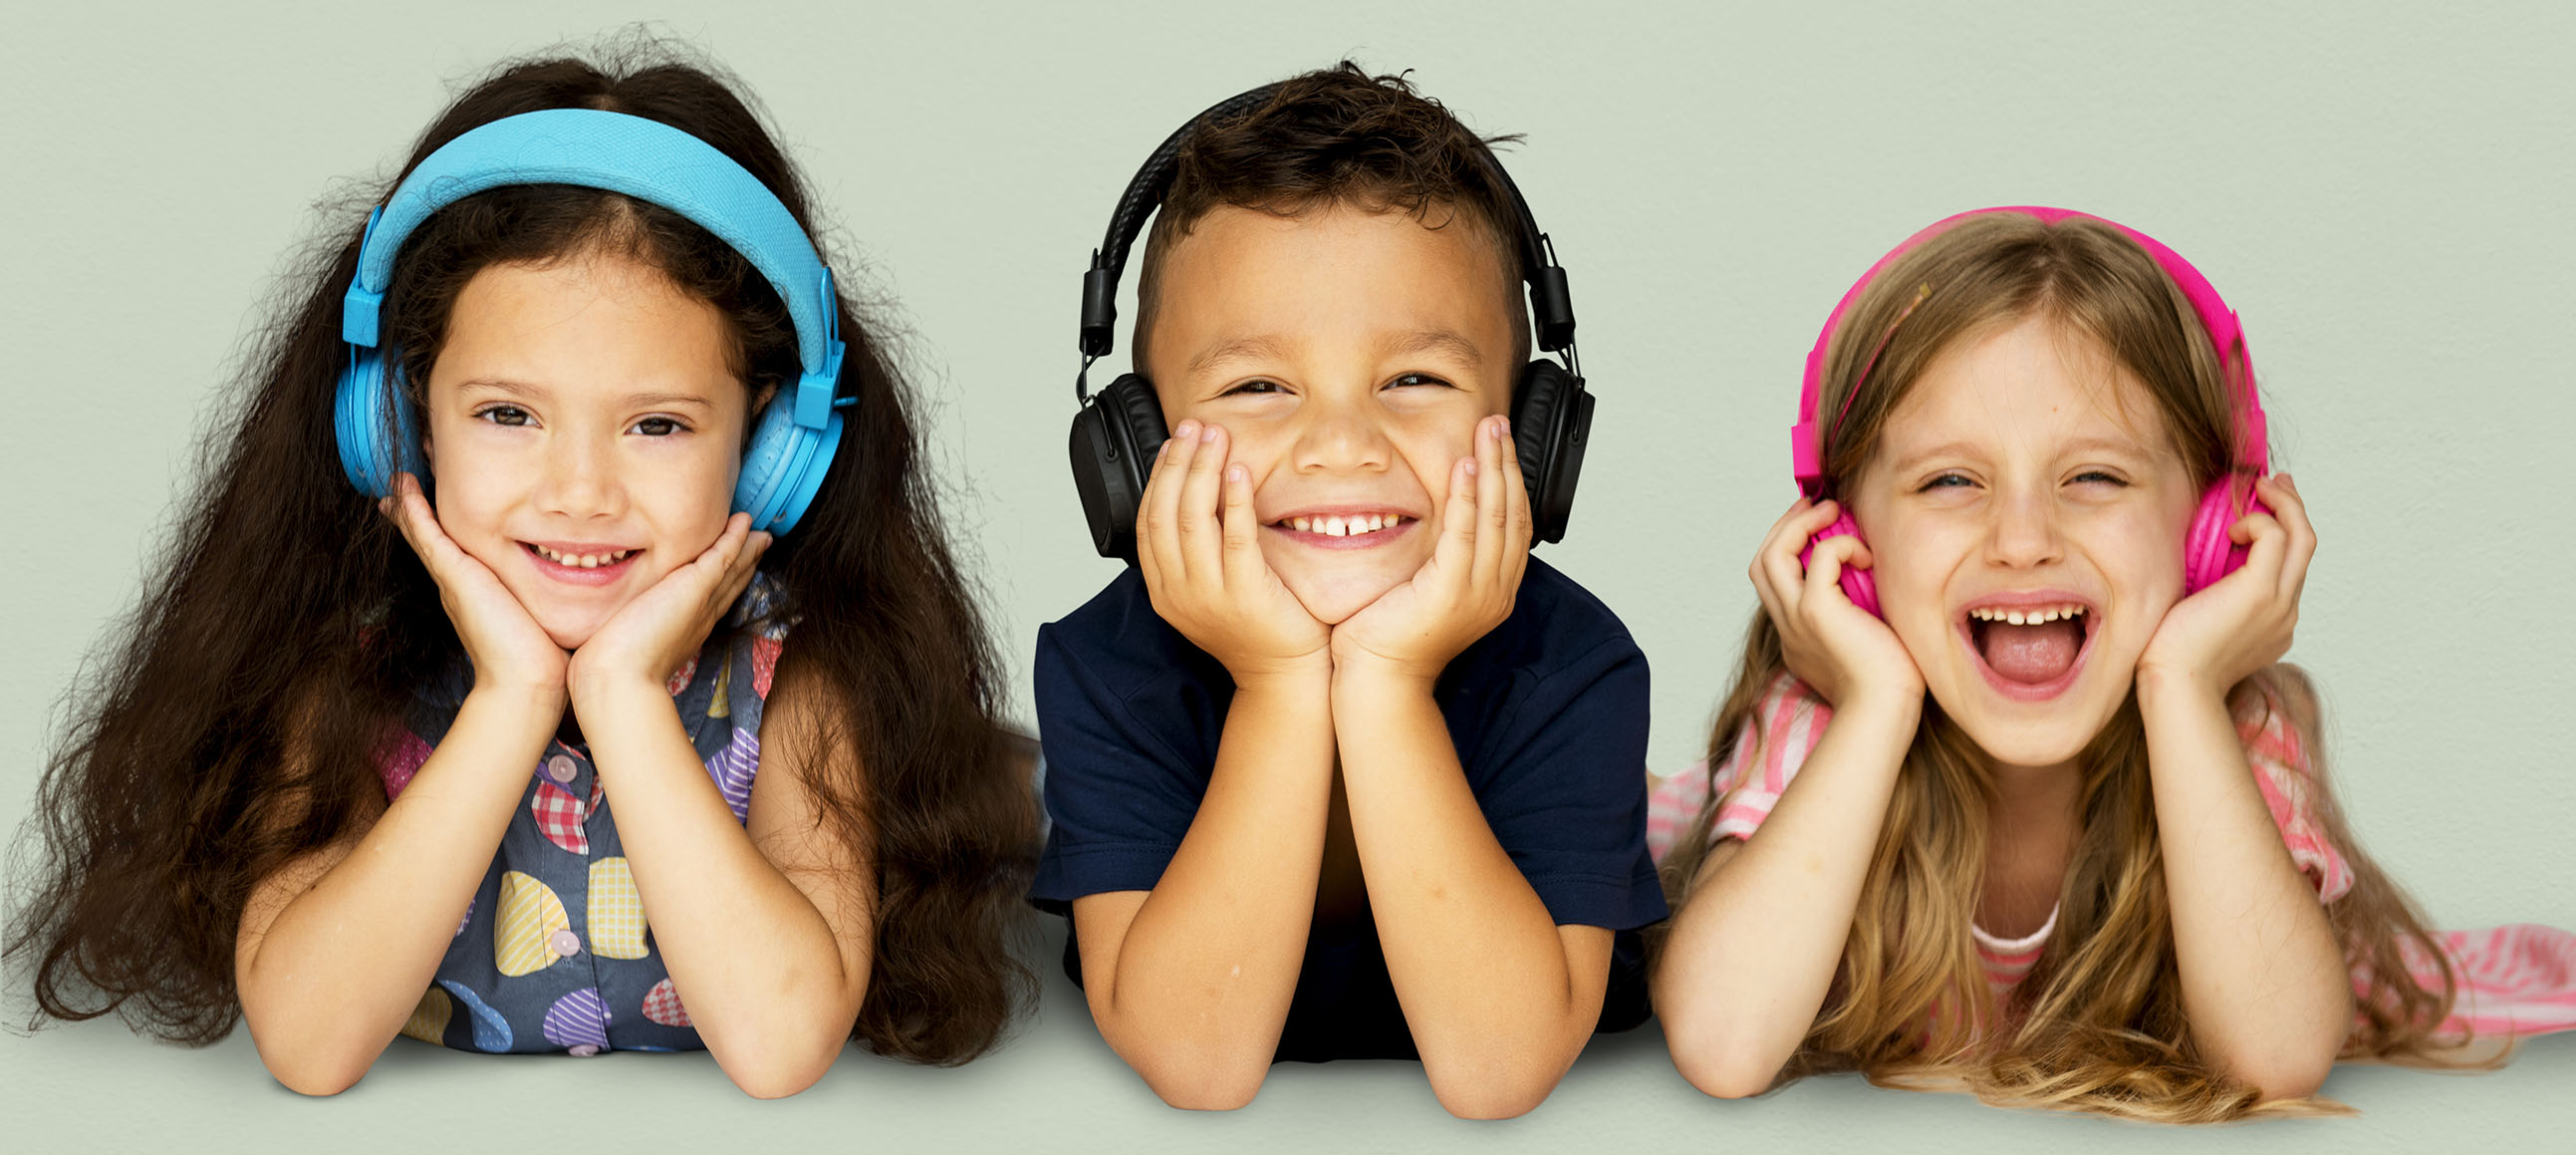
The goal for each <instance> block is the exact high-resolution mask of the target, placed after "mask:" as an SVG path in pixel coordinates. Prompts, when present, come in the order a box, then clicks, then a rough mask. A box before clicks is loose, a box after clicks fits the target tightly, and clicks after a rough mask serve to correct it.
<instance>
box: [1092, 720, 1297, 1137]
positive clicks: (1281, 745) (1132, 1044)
mask: <svg viewBox="0 0 2576 1155" xmlns="http://www.w3.org/2000/svg"><path fill="white" fill-rule="evenodd" d="M1332 775H1333V723H1332V716H1331V710H1330V700H1329V697H1328V681H1327V675H1326V674H1325V673H1324V672H1323V671H1322V670H1321V669H1318V670H1316V671H1312V672H1310V673H1308V674H1305V675H1303V676H1288V677H1282V678H1277V679H1271V680H1262V681H1254V682H1246V683H1242V684H1239V685H1238V686H1237V687H1236V690H1235V695H1234V701H1233V704H1232V705H1231V707H1230V708H1229V709H1228V711H1227V713H1226V721H1225V731H1224V734H1223V736H1222V738H1221V740H1220V744H1219V746H1218V752H1217V760H1216V766H1215V768H1214V771H1213V773H1212V774H1211V776H1210V778H1209V782H1208V788H1207V794H1206V797H1205V798H1204V799H1203V800H1202V801H1201V802H1200V804H1199V809H1198V814H1197V816H1196V817H1195V818H1194V819H1192V821H1191V823H1190V828H1189V831H1188V833H1187V834H1186V835H1184V836H1183V838H1182V841H1181V845H1180V848H1179V850H1178V851H1176V852H1175V853H1174V854H1173V856H1172V860H1171V863H1170V865H1169V866H1167V867H1166V868H1165V869H1164V871H1163V875H1162V878H1161V880H1160V881H1158V882H1157V883H1156V884H1155V886H1154V889H1153V890H1152V892H1151V893H1150V894H1148V895H1147V896H1146V897H1145V899H1144V902H1143V904H1142V905H1141V906H1139V907H1137V908H1136V910H1135V915H1134V918H1133V919H1132V920H1130V921H1129V922H1128V923H1127V924H1126V926H1125V927H1124V933H1123V935H1122V936H1119V937H1117V938H1116V940H1115V941H1114V942H1112V941H1101V942H1097V943H1094V942H1092V941H1090V940H1091V938H1092V935H1093V934H1094V932H1095V930H1096V929H1097V928H1095V927H1092V926H1089V925H1086V926H1085V927H1083V928H1082V933H1083V935H1084V937H1085V939H1086V944H1085V946H1086V949H1085V951H1084V957H1085V959H1086V960H1089V959H1095V958H1104V957H1105V958H1107V959H1109V960H1110V966H1109V967H1108V968H1106V969H1105V970H1103V969H1100V968H1095V967H1090V966H1086V967H1085V973H1084V985H1085V988H1086V994H1087V996H1088V998H1089V1001H1090V1004H1091V1010H1092V1015H1093V1017H1094V1019H1095V1020H1096V1021H1097V1022H1098V1024H1099V1026H1100V1032H1101V1035H1102V1037H1103V1038H1105V1039H1106V1040H1107V1041H1108V1042H1109V1045H1110V1047H1111V1048H1112V1049H1114V1050H1116V1051H1117V1052H1118V1054H1119V1056H1120V1057H1121V1058H1124V1059H1126V1060H1127V1062H1128V1064H1129V1065H1130V1066H1133V1067H1135V1068H1136V1070H1137V1071H1138V1073H1139V1074H1142V1075H1144V1076H1145V1078H1146V1080H1147V1081H1148V1082H1149V1083H1150V1084H1152V1085H1153V1086H1154V1088H1155V1090H1156V1092H1157V1093H1158V1094H1161V1095H1162V1096H1163V1097H1164V1098H1165V1099H1166V1100H1168V1101H1171V1102H1174V1103H1175V1104H1176V1105H1182V1106H1225V1105H1232V1104H1234V1103H1237V1102H1240V1101H1242V1100H1244V1099H1248V1098H1249V1097H1250V1095H1251V1092H1252V1091H1253V1090H1254V1089H1257V1088H1258V1087H1259V1085H1260V1081H1261V1078H1262V1076H1263V1074H1265V1073H1266V1072H1267V1071H1268V1069H1269V1065H1270V1060H1271V1056H1272V1055H1273V1054H1274V1053H1275V1052H1276V1051H1277V1049H1278V1045H1279V1033H1280V1030H1281V1028H1282V1027H1283V1026H1284V1025H1285V1023H1286V1022H1287V1018H1288V1005H1289V1001H1290V999H1291V997H1292V996H1293V995H1294V994H1295V993H1296V989H1297V975H1298V971H1299V969H1300V967H1301V966H1302V964H1303V962H1304V958H1305V950H1306V934H1307V930H1308V928H1309V926H1310V925H1311V923H1312V921H1313V918H1314V905H1315V888H1316V883H1317V876H1318V872H1319V870H1320V866H1321V862H1322V859H1323V846H1324V823H1325V817H1326V813H1327V810H1328V808H1329V806H1330V804H1331V794H1332ZM1094 946H1097V947H1101V948H1107V949H1105V950H1102V951H1100V952H1098V953H1095V951H1094V950H1093V949H1092V948H1093V947H1094Z"/></svg>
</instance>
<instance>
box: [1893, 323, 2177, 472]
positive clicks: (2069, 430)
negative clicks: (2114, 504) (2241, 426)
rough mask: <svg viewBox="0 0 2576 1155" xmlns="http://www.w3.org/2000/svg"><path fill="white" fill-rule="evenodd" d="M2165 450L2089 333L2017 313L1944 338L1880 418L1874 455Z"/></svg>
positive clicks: (2162, 435)
mask: <svg viewBox="0 0 2576 1155" xmlns="http://www.w3.org/2000/svg"><path fill="white" fill-rule="evenodd" d="M2079 442H2080V443H2084V444H2087V445H2098V446H2101V447H2103V448H2109V449H2116V450H2121V451H2125V452H2129V453H2132V454H2134V455H2136V456H2139V457H2173V458H2175V459H2176V460H2177V461H2179V455H2177V454H2175V453H2174V451H2173V448H2172V442H2173V438H2172V437H2171V435H2170V433H2169V432H2168V430H2167V428H2166V423H2165V420H2164V415H2163V414H2162V413H2161V412H2160V411H2159V410H2158V409H2157V407H2156V405H2155V402H2154V400H2153V398H2151V397H2150V396H2149V395H2148V392H2147V387H2146V384H2145V383H2144V382H2142V381H2140V380H2138V377H2137V375H2136V374H2135V373H2132V372H2130V371H2129V369H2128V367H2127V366H2125V365H2122V364H2121V363H2120V362H2119V361H2118V359H2117V358H2115V357H2113V356H2112V355H2111V351H2110V350H2109V349H2106V348H2104V347H2103V345H2102V343H2101V342H2100V341H2098V340H2095V339H2094V338H2093V337H2092V336H2091V335H2090V334H2087V333H2085V332H2083V331H2082V330H2080V329H2076V328H2074V327H2072V326H2069V325H2066V324H2063V323H2061V322H2058V321H2056V320H2054V319H2051V318H2047V317H2038V316H2033V317H2026V318H2021V319H2018V320H2015V321H2007V322H2005V323H2002V324H1999V325H1994V326H1990V327H1988V328H1986V329H1984V330H1980V331H1972V332H1969V333H1967V334H1965V335H1962V336H1960V337H1958V338H1957V339H1955V340H1953V341H1952V342H1951V343H1950V345H1949V346H1948V347H1947V348H1945V349H1943V350H1942V351H1941V352H1940V354H1939V355H1937V356H1935V357H1934V358H1933V359H1932V361H1931V363H1930V364H1929V365H1927V366H1925V368H1924V370H1923V372H1922V374H1921V375H1919V376H1918V377H1916V378H1915V381H1914V383H1913V386H1912V387H1911V388H1909V389H1908V390H1907V391H1906V394H1905V397H1904V398H1903V399H1902V400H1901V401H1899V402H1898V403H1897V405H1896V408H1895V410H1894V411H1893V412H1892V413H1890V414H1889V415H1888V420H1887V424H1886V426H1885V430H1884V432H1883V433H1882V435H1881V438H1880V442H1879V446H1878V449H1877V452H1876V453H1875V454H1874V455H1873V456H1874V458H1875V459H1877V460H1878V461H1881V462H1885V463H1889V464H1892V465H1902V464H1904V463H1906V462H1907V461H1908V460H1909V459H1911V458H1914V457H1917V456H1919V455H1921V454H1924V453H1928V452H1935V451H1937V450H1939V449H1942V448H1945V447H1948V448H1956V449H1968V450H1974V451H1978V452H1987V453H2015V452H2033V453H2042V454H2046V453H2053V452H2055V451H2057V450H2058V449H2059V448H2061V447H2063V446H2065V445H2067V444H2071V443H2079Z"/></svg>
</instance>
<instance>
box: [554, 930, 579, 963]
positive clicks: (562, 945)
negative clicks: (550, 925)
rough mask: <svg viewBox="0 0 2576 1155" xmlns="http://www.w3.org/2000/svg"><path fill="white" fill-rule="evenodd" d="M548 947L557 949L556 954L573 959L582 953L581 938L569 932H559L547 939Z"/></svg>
mask: <svg viewBox="0 0 2576 1155" xmlns="http://www.w3.org/2000/svg"><path fill="white" fill-rule="evenodd" d="M546 945H548V946H551V947H553V948H555V953H556V954H559V955H562V956H563V957H565V958H571V957H572V956H574V955H577V954H580V953H581V936H580V935H577V934H574V933H573V932H571V931H569V930H559V931H556V932H554V934H552V935H550V936H548V937H547V939H546Z"/></svg>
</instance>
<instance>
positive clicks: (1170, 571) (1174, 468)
mask: <svg viewBox="0 0 2576 1155" xmlns="http://www.w3.org/2000/svg"><path fill="white" fill-rule="evenodd" d="M1184 433H1186V434H1188V436H1183V435H1182V434H1184ZM1197 433H1198V426H1197V424H1196V423H1194V422H1189V421H1184V422H1181V427H1180V429H1178V430H1175V431H1173V436H1172V437H1171V438H1170V439H1169V440H1166V441H1165V442H1163V444H1162V446H1161V448H1159V449H1157V450H1156V451H1155V455H1154V471H1153V473H1152V474H1150V475H1148V476H1147V477H1146V479H1145V492H1144V495H1143V496H1142V497H1141V498H1139V499H1138V501H1137V503H1136V554H1137V561H1138V564H1139V565H1140V566H1142V567H1143V568H1144V570H1145V577H1146V579H1147V580H1148V581H1173V580H1178V579H1179V578H1181V577H1182V576H1183V571H1182V569H1181V559H1180V555H1179V549H1180V540H1179V538H1178V536H1177V532H1178V524H1179V515H1180V508H1181V478H1182V477H1183V476H1184V475H1185V474H1186V473H1187V472H1188V470H1189V465H1190V456H1191V454H1193V453H1194V452H1196V451H1197V449H1198V437H1197Z"/></svg>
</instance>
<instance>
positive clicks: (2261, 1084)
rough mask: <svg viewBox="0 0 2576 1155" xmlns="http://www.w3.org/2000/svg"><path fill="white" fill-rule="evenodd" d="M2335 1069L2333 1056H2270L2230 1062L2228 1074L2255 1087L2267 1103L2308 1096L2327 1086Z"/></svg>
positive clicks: (2256, 1092) (2255, 1090)
mask: <svg viewBox="0 0 2576 1155" xmlns="http://www.w3.org/2000/svg"><path fill="white" fill-rule="evenodd" d="M2333 1072H2334V1055H2333V1054H2331V1053H2327V1054H2318V1055H2270V1056H2265V1057H2262V1058H2258V1059H2253V1060H2250V1061H2245V1062H2233V1063H2229V1064H2227V1073H2228V1075H2230V1076H2231V1077H2233V1078H2235V1079H2236V1080H2237V1081H2239V1082H2242V1083H2244V1084H2246V1085H2248V1086H2250V1087H2252V1088H2254V1092H2255V1094H2258V1095H2260V1096H2262V1099H2263V1101H2264V1102H2266V1103H2271V1102H2278V1101H2281V1100H2287V1099H2305V1098H2308V1097H2310V1096H2312V1095H2315V1094H2316V1093H2317V1091H2318V1089H2319V1088H2322V1087H2324V1086H2325V1085H2326V1076H2327V1075H2329V1074H2332V1073H2333Z"/></svg>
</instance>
